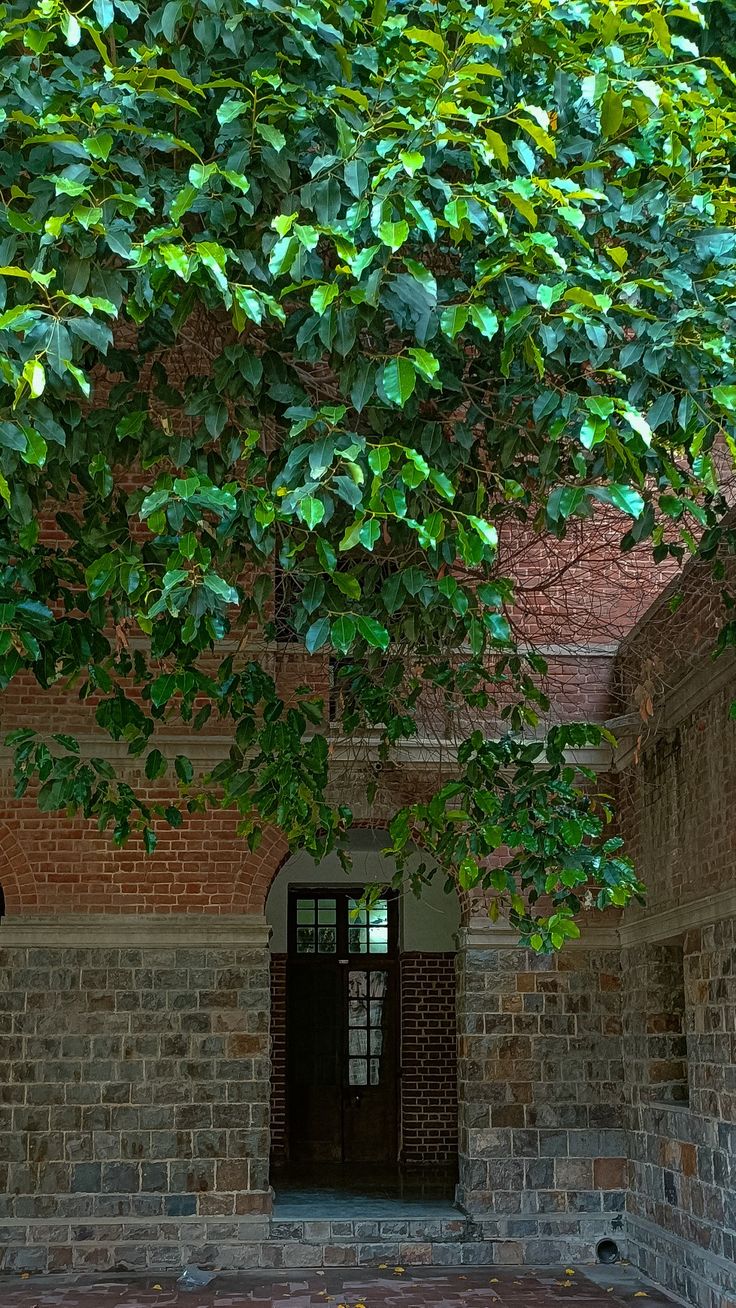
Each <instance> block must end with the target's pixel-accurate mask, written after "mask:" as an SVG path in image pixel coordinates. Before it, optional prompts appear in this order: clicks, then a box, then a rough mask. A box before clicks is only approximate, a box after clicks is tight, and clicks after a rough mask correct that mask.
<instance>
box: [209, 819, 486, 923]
mask: <svg viewBox="0 0 736 1308" xmlns="http://www.w3.org/2000/svg"><path fill="white" fill-rule="evenodd" d="M356 827H360V828H362V829H363V830H367V829H371V830H374V831H386V830H387V826H386V825H384V823H382V822H381V821H380V820H378V821H376V820H371V819H370V818H359V819H358V820H357V821H355V822H353V823H352V828H356ZM295 852H296V851H295V850H290V849H289V846H288V844H287V841H286V840H285V839H284V837H283V835H282V834H281V832H280V831H278V830H277V829H276V828H275V827H268V828H267V829H266V831H265V833H264V836H263V840H262V842H261V844H260V846H259V848H258V851H257V854H255V855H253V856H252V858H251V859H249V860H248V863H247V865H245V866H243V867H241V869H240V871H239V873H238V876H237V878H236V882H235V888H234V890H233V901H232V909H231V911H232V912H233V913H255V914H258V915H259V916H263V915H264V914H265V912H266V901H267V899H268V895H269V892H270V890H271V886H272V885H273V883H274V881H275V880H276V878H277V876H278V875H279V872H280V871H281V869H282V868H283V867H284V866H285V865H286V863H288V861H289V859H290V858H291V857H292V855H293V854H294V853H295ZM457 895H458V901H459V904H460V922H461V925H463V926H467V923H468V921H469V920H470V914H471V911H472V905H473V901H472V896H470V895H469V894H468V893H467V892H466V891H462V890H458V892H457Z"/></svg>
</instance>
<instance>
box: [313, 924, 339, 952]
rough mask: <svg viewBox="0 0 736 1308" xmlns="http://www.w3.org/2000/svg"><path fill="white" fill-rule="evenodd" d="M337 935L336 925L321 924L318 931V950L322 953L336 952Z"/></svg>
mask: <svg viewBox="0 0 736 1308" xmlns="http://www.w3.org/2000/svg"><path fill="white" fill-rule="evenodd" d="M336 948H337V937H336V935H335V928H334V926H328V927H325V926H321V927H320V928H319V930H318V932H317V950H318V952H319V953H320V954H334V952H335V950H336Z"/></svg>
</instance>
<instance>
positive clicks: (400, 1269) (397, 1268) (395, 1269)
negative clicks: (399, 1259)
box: [394, 1267, 406, 1276]
mask: <svg viewBox="0 0 736 1308" xmlns="http://www.w3.org/2000/svg"><path fill="white" fill-rule="evenodd" d="M394 1271H395V1272H396V1273H397V1275H399V1276H400V1275H401V1273H402V1272H405V1271H406V1268H405V1267H394Z"/></svg>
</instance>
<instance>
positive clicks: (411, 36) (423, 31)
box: [404, 27, 445, 54]
mask: <svg viewBox="0 0 736 1308" xmlns="http://www.w3.org/2000/svg"><path fill="white" fill-rule="evenodd" d="M404 36H405V37H406V39H407V41H413V42H415V43H416V44H418V45H428V46H430V47H431V48H432V50H436V51H437V52H438V54H444V52H445V43H444V41H443V40H442V37H441V35H440V33H439V32H433V31H431V30H429V29H427V28H423V27H406V28H404Z"/></svg>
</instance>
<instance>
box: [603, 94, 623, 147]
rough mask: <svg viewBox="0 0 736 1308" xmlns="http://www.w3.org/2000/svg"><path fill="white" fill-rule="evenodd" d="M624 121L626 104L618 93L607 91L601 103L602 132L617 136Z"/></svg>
mask: <svg viewBox="0 0 736 1308" xmlns="http://www.w3.org/2000/svg"><path fill="white" fill-rule="evenodd" d="M623 120H624V102H623V100H622V98H621V96H620V95H619V94H618V92H617V91H611V90H608V91H606V93H605V95H604V96H603V100H602V102H601V132H602V133H603V135H604V137H607V138H608V137H611V136H615V135H616V133H617V131H618V130H619V128H620V126H621V124H622V123H623Z"/></svg>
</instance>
